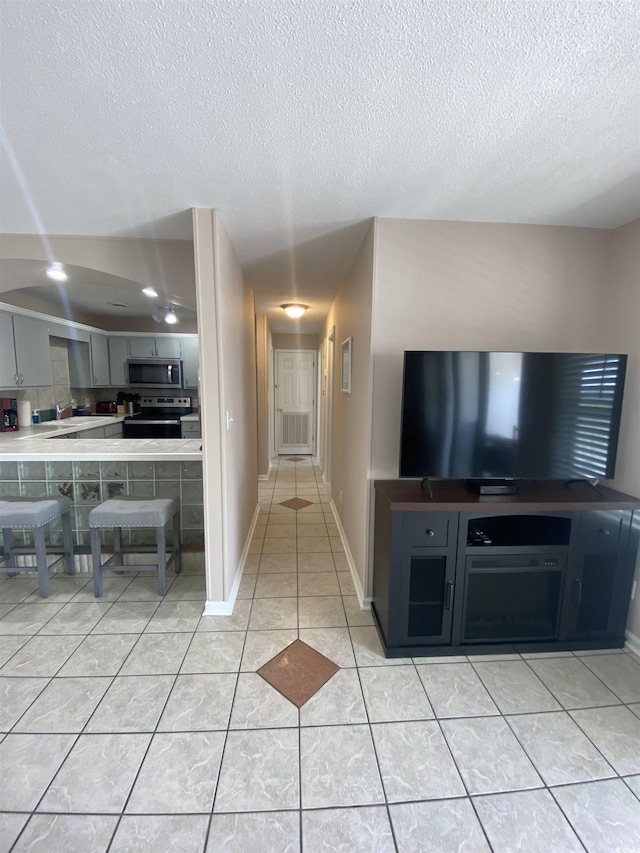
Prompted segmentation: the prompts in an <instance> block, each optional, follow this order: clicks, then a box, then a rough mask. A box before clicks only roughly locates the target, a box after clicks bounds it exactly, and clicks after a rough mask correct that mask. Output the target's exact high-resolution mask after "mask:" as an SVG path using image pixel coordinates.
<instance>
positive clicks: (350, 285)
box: [274, 225, 374, 596]
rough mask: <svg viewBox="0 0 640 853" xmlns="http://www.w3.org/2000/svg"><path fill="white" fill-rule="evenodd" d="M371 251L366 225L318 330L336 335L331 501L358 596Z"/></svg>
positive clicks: (362, 579)
mask: <svg viewBox="0 0 640 853" xmlns="http://www.w3.org/2000/svg"><path fill="white" fill-rule="evenodd" d="M373 246H374V226H373V225H372V226H371V228H370V229H369V232H368V233H367V235H366V237H365V239H364V242H363V244H362V246H361V247H360V250H359V251H358V254H357V255H356V258H355V260H354V263H353V265H352V267H351V270H350V271H349V274H348V275H347V277H346V280H345V282H344V283H343V285H342V287H341V288H340V290H339V292H338V294H337V296H336V299H335V301H334V303H333V305H332V307H331V310H330V312H329V316H328V317H327V320H326V324H325V328H324V331H323V337H324V338H326V337H327V335H328V334H329V332H330V330H331V328H332V327H333V326H335V330H336V337H335V377H334V403H333V443H332V450H331V453H332V461H331V472H332V473H331V496H332V498H333V501H334V504H335V506H336V509H337V511H338V514H339V516H340V522H341V524H342V527H343V529H344V532H345V535H346V538H347V542H348V544H349V549H350V551H351V556H352V558H353V562H354V566H355V571H356V574H357V578H358V581H359V584H360V587H361V589H360V590H359V594H360V596H362V594H363V593H364V594H366V592H365V586H366V574H367V570H366V567H367V561H368V554H367V551H368V545H367V543H368V517H369V460H370V437H371V369H372V363H371V304H372V281H373V254H374V253H373ZM349 337H351V338H353V350H352V364H351V371H352V373H351V387H352V392H351V394H345V393H344V392H343V391H341V389H340V376H341V357H340V345H341V343H342V342H343V341H344V340H346V338H349ZM274 338H275V336H274Z"/></svg>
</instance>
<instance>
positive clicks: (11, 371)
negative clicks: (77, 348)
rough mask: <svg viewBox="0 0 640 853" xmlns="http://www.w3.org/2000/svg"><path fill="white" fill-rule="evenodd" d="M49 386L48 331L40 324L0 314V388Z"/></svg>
mask: <svg viewBox="0 0 640 853" xmlns="http://www.w3.org/2000/svg"><path fill="white" fill-rule="evenodd" d="M52 384H53V371H52V368H51V350H50V348H49V329H48V327H47V324H46V323H45V322H44V321H43V320H37V319H36V318H34V317H25V316H22V315H21V314H13V315H12V314H7V313H4V312H3V313H0V387H1V388H16V387H17V388H33V387H38V386H46V385H52Z"/></svg>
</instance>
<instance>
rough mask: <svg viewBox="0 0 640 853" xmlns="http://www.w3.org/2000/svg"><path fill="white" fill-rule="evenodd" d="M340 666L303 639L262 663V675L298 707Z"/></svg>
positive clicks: (260, 671)
mask: <svg viewBox="0 0 640 853" xmlns="http://www.w3.org/2000/svg"><path fill="white" fill-rule="evenodd" d="M339 669H340V667H339V666H338V665H337V664H335V663H334V662H333V661H332V660H329V658H326V657H325V656H324V655H321V654H320V652H317V651H316V650H315V649H312V648H311V646H308V645H307V644H306V643H303V642H302V640H294V641H293V643H291V645H290V646H287V648H286V649H283V650H282V651H281V652H280V654H278V655H276V656H275V657H274V658H271V660H270V661H267V663H265V664H264V666H261V667H260V669H259V670H258V675H261V676H262V677H263V678H264V680H265V681H267V682H268V683H269V684H270V685H271V686H272V687H275V689H276V690H277V691H278V693H282V695H283V696H284V697H285V699H288V700H289V701H290V702H293V704H294V705H297V706H298V708H301V707H302V706H303V705H304V703H305V702H306V701H307V700H309V699H311V697H312V696H313V695H314V693H317V692H318V690H320V688H321V687H323V686H324V685H325V684H326V683H327V681H329V679H330V678H332V677H333V676H334V675H335V674H336V672H337V671H338V670H339Z"/></svg>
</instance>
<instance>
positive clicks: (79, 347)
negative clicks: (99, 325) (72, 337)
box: [67, 341, 93, 388]
mask: <svg viewBox="0 0 640 853" xmlns="http://www.w3.org/2000/svg"><path fill="white" fill-rule="evenodd" d="M67 352H68V354H69V385H70V386H71V388H91V387H92V385H93V383H92V381H91V356H90V354H89V343H88V342H85V341H69V344H68V346H67Z"/></svg>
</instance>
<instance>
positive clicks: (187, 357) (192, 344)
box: [182, 335, 199, 388]
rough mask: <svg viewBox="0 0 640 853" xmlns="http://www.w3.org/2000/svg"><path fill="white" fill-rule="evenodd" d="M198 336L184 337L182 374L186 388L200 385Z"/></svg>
mask: <svg viewBox="0 0 640 853" xmlns="http://www.w3.org/2000/svg"><path fill="white" fill-rule="evenodd" d="M198 364H199V362H198V336H197V335H193V336H191V337H188V338H187V337H183V338H182V375H183V378H184V387H185V388H197V387H198Z"/></svg>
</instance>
